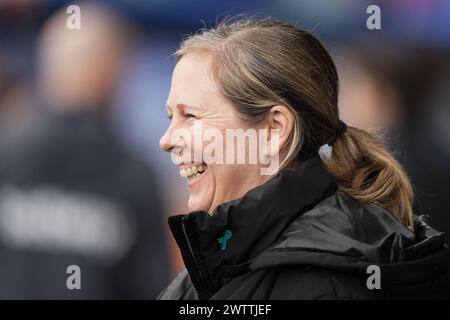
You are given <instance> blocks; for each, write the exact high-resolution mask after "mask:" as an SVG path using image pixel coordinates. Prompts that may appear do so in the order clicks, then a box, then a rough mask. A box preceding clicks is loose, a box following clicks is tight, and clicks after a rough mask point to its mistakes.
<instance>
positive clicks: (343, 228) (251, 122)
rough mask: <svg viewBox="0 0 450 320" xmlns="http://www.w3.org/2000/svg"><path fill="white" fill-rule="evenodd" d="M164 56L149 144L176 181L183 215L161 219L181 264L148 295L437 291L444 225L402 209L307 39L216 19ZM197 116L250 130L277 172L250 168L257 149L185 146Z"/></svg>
mask: <svg viewBox="0 0 450 320" xmlns="http://www.w3.org/2000/svg"><path fill="white" fill-rule="evenodd" d="M176 56H177V58H178V59H177V60H178V61H177V65H176V67H175V70H174V72H173V78H172V86H171V89H170V93H169V98H168V102H167V109H168V113H169V118H170V119H171V123H170V126H169V128H168V130H167V132H166V133H165V134H164V136H163V137H162V138H161V142H160V145H161V148H162V149H164V150H165V151H168V152H172V153H173V155H174V156H175V158H176V160H177V161H178V164H179V166H180V174H181V175H182V176H184V177H187V178H188V182H187V184H188V189H189V192H190V197H189V209H190V211H191V213H190V214H188V215H178V216H172V217H170V218H169V225H170V228H171V231H172V233H173V236H174V237H175V239H176V241H177V243H178V246H179V248H180V250H181V254H182V257H183V260H184V262H185V265H186V269H185V270H184V271H182V272H181V273H180V274H179V275H178V276H177V278H176V279H175V280H174V281H173V282H172V284H170V285H169V286H168V287H167V288H166V289H165V290H164V291H163V292H162V293H161V294H160V298H161V299H366V298H398V297H399V298H405V297H421V296H424V297H427V298H442V297H445V296H449V290H450V284H449V283H450V280H449V278H450V276H449V274H450V273H449V261H450V253H449V250H448V248H447V247H445V245H444V234H443V233H439V232H437V231H435V230H433V229H431V228H430V227H429V226H428V225H427V224H426V221H425V219H424V218H423V216H421V217H416V218H414V216H413V213H412V209H411V207H412V200H413V192H412V187H411V184H410V182H409V180H408V177H407V176H406V174H405V173H404V171H403V169H402V167H401V166H400V165H399V164H398V163H397V162H396V160H394V158H393V157H392V156H391V155H390V154H389V152H388V151H387V150H386V149H385V148H384V146H383V144H382V142H381V141H380V140H378V139H377V138H375V137H374V136H372V135H370V134H369V133H367V132H364V131H362V130H360V129H357V128H354V127H347V126H346V125H345V123H343V122H342V121H340V120H339V115H338V106H337V101H338V76H337V73H336V68H335V65H334V63H333V61H332V59H331V57H330V55H329V54H328V53H327V51H326V50H325V49H324V47H323V46H322V45H321V43H320V42H319V41H318V40H317V39H316V38H315V37H314V36H312V35H311V34H310V33H308V32H306V31H304V30H301V29H299V28H297V27H295V26H293V25H290V24H285V23H281V22H277V21H273V20H248V21H234V22H230V23H228V22H225V23H221V24H220V25H218V26H217V27H216V28H214V29H210V30H203V31H201V32H200V33H199V34H196V35H193V36H191V37H189V38H187V39H186V40H185V41H184V42H183V43H182V44H181V46H180V48H179V50H178V51H177V52H176ZM199 123H201V125H202V128H203V130H205V129H206V130H212V129H214V130H216V131H219V132H221V133H222V134H223V135H225V132H226V131H227V130H230V129H233V130H239V129H240V130H241V132H247V131H248V130H251V129H254V130H257V132H258V137H259V138H261V137H262V139H263V140H264V144H263V145H262V147H261V150H262V153H263V154H264V156H265V157H266V158H270V159H271V160H273V159H277V157H279V159H280V161H281V164H280V168H279V170H277V172H275V173H274V174H273V175H265V174H261V172H262V171H261V169H262V168H263V167H264V165H266V164H267V163H268V162H267V161H262V160H267V159H265V158H264V157H263V159H259V160H258V161H257V162H256V163H247V162H248V161H247V162H246V163H242V162H241V163H239V162H238V163H236V161H235V162H233V163H230V162H229V161H228V162H225V163H222V162H220V161H211V159H210V158H214V157H211V156H210V157H205V153H204V152H203V153H202V151H200V150H203V149H206V148H207V147H208V146H207V142H210V141H211V140H212V139H211V137H210V139H202V141H201V142H200V143H198V142H197V143H192V140H195V139H194V138H195V135H196V132H195V130H196V129H195V128H198V125H199ZM263 130H265V131H263ZM180 131H182V132H184V135H183V134H179V132H180ZM261 132H266V133H267V132H270V134H264V135H263V134H262V133H261ZM191 138H192V139H191ZM215 138H216V139H217V135H216V136H215ZM249 145H250V143H249ZM269 145H270V146H271V147H270V148H269V147H268V146H269ZM324 145H329V146H332V148H331V153H330V152H328V153H327V152H321V155H320V156H319V154H318V152H319V149H320V148H321V147H322V146H324ZM233 148H234V146H233ZM233 150H234V149H233ZM321 150H322V151H323V150H326V149H325V148H322V149H321ZM210 151H211V150H210ZM222 151H223V148H216V149H215V150H214V152H212V153H214V155H217V154H220V153H221V152H222ZM251 151H252V150H251V148H249V149H248V150H247V149H246V151H245V155H246V156H250V155H251ZM329 151H330V150H329ZM229 152H230V149H229V148H226V151H225V153H227V155H228V154H229ZM212 153H211V154H210V155H212ZM205 158H208V160H205ZM193 159H194V160H193ZM214 159H215V160H217V158H214ZM214 159H213V160H214ZM246 159H247V158H246Z"/></svg>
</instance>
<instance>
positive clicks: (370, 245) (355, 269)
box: [159, 156, 450, 299]
mask: <svg viewBox="0 0 450 320" xmlns="http://www.w3.org/2000/svg"><path fill="white" fill-rule="evenodd" d="M415 222H416V228H415V232H414V233H413V232H411V231H410V230H409V229H407V228H406V227H404V226H403V225H401V224H400V223H399V222H397V221H396V220H395V219H394V218H393V217H392V216H391V215H390V214H389V213H388V212H387V211H386V210H384V209H382V208H380V207H378V206H375V205H367V204H362V203H360V202H358V201H356V200H354V199H353V198H351V197H350V196H348V195H346V194H345V193H344V192H342V191H340V190H338V189H337V186H336V182H335V180H334V179H333V178H332V176H331V175H330V174H329V173H328V172H327V171H326V170H325V168H324V167H323V165H322V162H321V160H320V158H319V157H318V156H317V157H314V158H312V159H310V160H308V161H306V162H304V163H303V164H302V165H301V166H300V167H299V168H297V169H295V170H283V171H281V172H280V173H278V174H277V175H276V176H275V177H273V178H272V179H270V180H269V181H268V182H267V183H265V184H264V185H262V186H260V187H257V188H255V189H253V190H251V191H249V192H248V193H247V194H246V195H245V196H244V197H242V198H240V199H238V200H234V201H231V202H227V203H224V204H222V205H220V206H219V207H218V208H217V209H216V210H215V211H214V213H213V214H212V215H209V214H208V213H207V212H192V213H190V214H188V215H178V216H173V217H170V218H169V225H170V227H171V230H172V233H173V235H174V237H175V239H176V241H177V243H178V245H179V247H180V250H181V253H182V256H183V259H184V262H185V265H186V269H185V270H184V271H182V272H181V273H180V274H179V275H178V276H177V278H176V279H175V280H174V281H173V282H172V284H170V285H169V286H168V287H167V288H166V289H165V290H164V291H163V292H162V293H161V294H160V296H159V298H160V299H198V298H200V299H386V298H388V299H389V298H450V250H449V249H448V248H447V247H446V246H445V245H444V234H443V233H440V232H437V231H435V230H433V229H432V228H431V227H429V226H428V225H427V224H426V222H425V219H424V217H423V216H420V217H416V218H415ZM224 236H225V238H226V239H225V240H226V244H225V245H224V243H223V240H224V239H223V237H224ZM370 265H376V266H378V267H379V268H380V269H379V270H380V273H379V275H380V280H381V281H380V284H381V289H368V286H367V282H368V278H369V277H370V276H371V275H372V273H373V271H370V272H371V273H370V274H368V273H367V268H368V266H370ZM372 280H373V278H372V279H371V280H370V281H369V282H370V283H374V282H372Z"/></svg>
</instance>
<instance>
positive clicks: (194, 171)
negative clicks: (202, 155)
mask: <svg viewBox="0 0 450 320" xmlns="http://www.w3.org/2000/svg"><path fill="white" fill-rule="evenodd" d="M206 169H207V165H206V164H204V163H202V164H192V165H188V166H185V167H184V168H183V169H181V170H180V176H181V177H183V178H187V179H188V181H193V180H196V179H197V178H199V177H200V176H201V175H202V174H203V173H204V172H205V171H206Z"/></svg>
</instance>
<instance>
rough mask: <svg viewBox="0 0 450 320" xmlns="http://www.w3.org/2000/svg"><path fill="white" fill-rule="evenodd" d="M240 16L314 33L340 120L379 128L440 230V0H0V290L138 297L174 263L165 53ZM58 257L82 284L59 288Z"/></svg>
mask: <svg viewBox="0 0 450 320" xmlns="http://www.w3.org/2000/svg"><path fill="white" fill-rule="evenodd" d="M72 4H76V5H79V7H80V8H81V29H80V30H70V29H68V28H67V26H66V22H67V19H68V18H69V16H70V13H67V12H66V9H67V8H68V6H70V5H72ZM372 4H376V5H378V6H379V7H380V9H381V29H379V30H369V29H368V28H367V26H366V20H367V18H368V17H369V16H370V14H368V13H366V9H367V7H368V6H369V5H372ZM71 13H73V12H71ZM242 13H244V14H247V15H251V14H255V13H258V14H259V15H262V16H272V17H275V18H278V19H282V20H286V21H290V22H294V23H297V24H298V25H299V26H301V27H303V28H305V29H308V30H310V31H313V33H314V34H316V35H317V36H319V37H320V38H321V39H322V41H323V42H324V44H325V45H326V47H327V48H328V49H329V50H330V51H331V53H332V56H333V58H334V59H335V62H336V64H337V65H338V70H339V73H340V78H341V92H340V112H341V118H343V119H344V120H345V121H346V122H347V123H348V124H349V125H352V126H357V127H361V128H364V129H367V130H370V131H372V132H374V133H377V134H381V135H383V137H384V138H385V140H386V142H387V144H388V146H389V148H390V149H391V150H392V151H393V152H394V154H395V155H396V156H397V158H398V160H399V161H400V162H401V163H402V164H403V165H404V166H405V168H406V169H407V171H408V174H409V176H410V177H411V179H412V182H413V184H414V188H415V191H416V200H415V212H416V213H417V214H429V215H430V216H431V220H432V223H433V226H434V227H435V228H436V229H438V230H440V231H446V232H448V233H449V234H450V106H449V104H450V1H447V0H390V1H374V0H370V1H365V0H340V1H336V0H258V1H256V0H241V1H238V0H215V1H202V0H169V1H168V0H164V1H163V0H152V1H137V0H127V1H125V0H109V1H95V2H94V1H70V2H69V1H63V0H54V1H53V0H40V1H38V0H0V298H2V299H14V298H44V299H45V298H61V299H71V298H97V299H102V298H105V299H108V298H150V299H151V298H154V297H156V295H157V293H158V292H159V291H160V290H161V289H162V288H163V287H164V286H165V285H167V284H168V282H169V280H170V278H171V277H173V276H174V275H175V274H176V272H177V271H179V270H181V268H182V267H183V265H182V261H181V259H180V257H179V254H178V249H177V248H176V245H175V243H174V242H173V241H172V240H171V236H170V235H169V232H168V228H167V226H166V218H167V216H169V215H172V214H179V213H186V212H187V207H186V204H187V190H186V188H185V182H184V181H183V179H182V178H180V177H179V173H178V170H177V168H176V167H175V166H174V165H173V164H172V162H171V160H170V155H168V154H164V152H162V151H160V149H159V146H158V142H159V139H160V137H161V135H162V134H163V132H164V131H165V129H166V127H167V126H168V124H169V120H168V119H167V117H166V112H165V108H164V105H165V102H166V98H167V94H168V90H169V87H170V78H171V73H172V69H173V67H174V59H173V58H172V57H171V54H172V53H173V52H174V51H175V50H176V48H177V45H178V43H179V41H180V40H181V39H182V38H183V37H184V36H185V35H187V34H190V33H192V32H195V31H196V30H198V29H199V28H201V27H204V26H205V25H206V26H212V25H214V24H215V22H216V21H217V20H220V19H221V18H223V17H225V16H227V15H232V14H242ZM447 241H448V240H447ZM72 264H75V265H78V266H79V267H80V269H81V275H82V290H67V288H66V279H67V277H68V274H67V273H66V268H67V266H69V265H72Z"/></svg>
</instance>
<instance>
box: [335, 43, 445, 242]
mask: <svg viewBox="0 0 450 320" xmlns="http://www.w3.org/2000/svg"><path fill="white" fill-rule="evenodd" d="M381 43H382V44H383V45H380V44H381ZM339 56H340V61H341V62H342V63H341V64H340V67H339V70H340V75H341V79H342V80H341V96H340V106H341V109H340V112H341V116H342V118H343V119H345V121H347V123H348V124H350V125H353V126H355V127H358V128H362V129H365V130H368V131H371V132H373V133H376V134H378V135H382V136H383V138H384V139H385V140H386V141H388V143H389V146H390V149H391V150H392V151H393V152H394V153H395V154H396V156H397V158H398V160H399V161H400V162H401V163H402V164H403V165H404V166H405V168H406V171H407V172H408V175H409V176H410V177H411V180H412V184H413V187H414V189H415V193H416V197H415V201H414V210H415V212H416V213H417V214H419V213H420V214H428V215H430V217H431V223H432V225H433V226H435V227H436V228H437V229H439V230H440V231H444V232H446V233H447V234H450V215H449V212H450V201H449V200H448V199H449V198H450V191H449V190H450V170H449V163H450V130H449V125H448V123H449V121H450V107H449V103H448V101H449V100H450V95H449V91H448V88H449V86H450V53H449V52H448V50H447V49H439V48H430V47H424V46H419V45H414V46H413V45H409V46H403V47H402V46H399V45H398V44H397V45H396V44H394V43H392V42H390V41H387V40H383V39H372V38H369V39H365V40H364V41H355V42H354V43H353V45H351V46H348V47H346V49H345V50H343V52H341V53H339ZM446 241H447V243H448V244H450V238H449V237H447V239H446Z"/></svg>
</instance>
